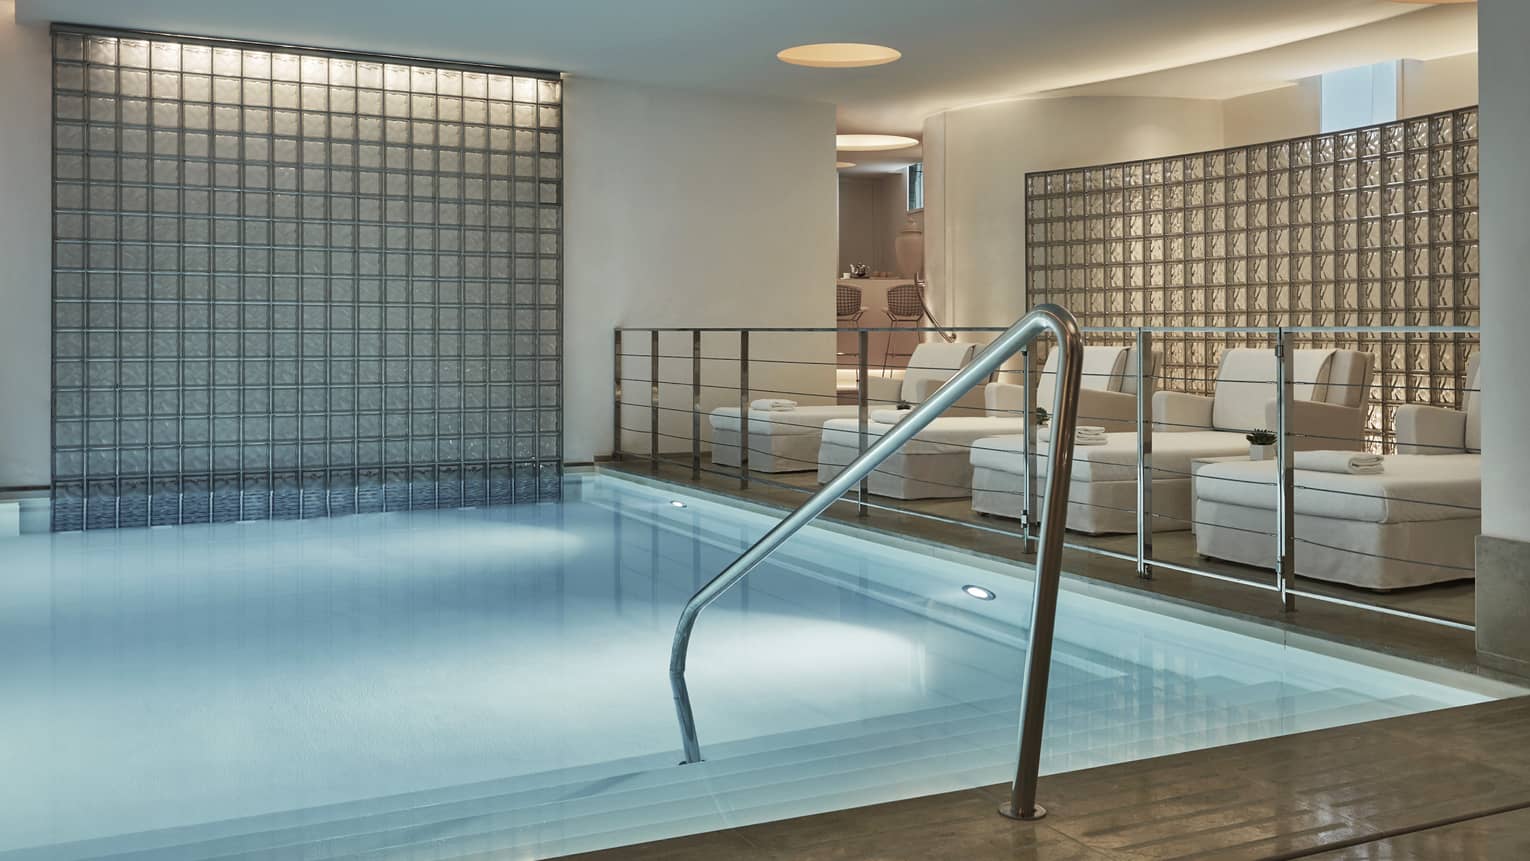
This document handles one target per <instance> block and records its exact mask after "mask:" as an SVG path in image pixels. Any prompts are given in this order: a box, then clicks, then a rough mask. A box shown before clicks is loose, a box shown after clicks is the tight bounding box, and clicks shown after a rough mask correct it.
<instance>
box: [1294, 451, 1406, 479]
mask: <svg viewBox="0 0 1530 861" xmlns="http://www.w3.org/2000/svg"><path fill="white" fill-rule="evenodd" d="M1383 463H1384V461H1383V460H1382V457H1381V455H1379V454H1368V453H1366V452H1353V451H1299V452H1296V453H1295V454H1293V455H1292V456H1291V465H1292V466H1293V467H1295V468H1296V469H1305V470H1308V471H1311V472H1339V473H1345V472H1347V473H1349V474H1350V475H1380V474H1381V473H1382V471H1383V469H1384V467H1383Z"/></svg>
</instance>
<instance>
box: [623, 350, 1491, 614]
mask: <svg viewBox="0 0 1530 861" xmlns="http://www.w3.org/2000/svg"><path fill="white" fill-rule="evenodd" d="M656 331H657V332H666V333H667V332H674V333H683V334H687V336H688V338H687V339H688V340H691V341H692V342H694V339H695V337H696V336H697V333H698V332H717V333H731V334H737V335H739V336H740V337H741V338H742V337H744V333H760V332H780V333H803V332H807V333H812V332H817V333H831V334H832V333H838V334H840V335H842V336H843V335H846V334H856V333H859V335H858V338H857V340H858V341H862V340H864V339H865V337H866V334H867V333H871V332H889V331H892V332H905V333H906V332H910V331H919V332H927V333H935V332H937V331H939V330H936V329H930V328H923V329H909V328H862V327H857V328H826V327H820V328H804V327H796V328H793V327H777V328H774V329H770V328H753V327H727V328H714V329H697V328H695V327H671V328H658V329H655V328H649V327H619V328H618V329H617V332H616V335H617V340H618V342H620V339H621V335H622V333H623V332H629V333H633V334H634V335H635V336H636V337H633V339H632V340H633V341H636V340H637V337H641V338H642V342H643V343H646V342H648V341H650V339H651V337H652V335H651V333H653V332H656ZM944 331H947V332H955V333H963V332H970V333H994V332H1000V331H1003V330H1000V329H998V328H997V327H991V326H966V327H963V326H952V327H945V328H944ZM1080 331H1081V332H1083V333H1085V334H1096V335H1101V336H1109V337H1110V338H1111V340H1112V342H1124V341H1126V340H1127V337H1126V336H1131V337H1132V338H1133V340H1136V339H1138V338H1142V339H1144V340H1145V341H1147V342H1149V343H1151V339H1153V338H1154V337H1155V336H1159V335H1163V336H1182V335H1187V334H1197V333H1198V334H1207V335H1213V336H1215V335H1232V336H1248V335H1261V334H1262V335H1263V336H1270V337H1271V339H1272V340H1275V339H1280V336H1282V335H1284V336H1286V339H1287V340H1288V339H1289V337H1290V336H1292V335H1310V334H1325V333H1326V334H1345V335H1356V336H1372V335H1384V334H1418V335H1445V336H1456V337H1457V338H1460V339H1463V340H1466V341H1474V340H1475V339H1476V338H1477V337H1479V336H1480V334H1481V330H1480V328H1479V327H1477V326H1466V325H1461V326H1457V325H1417V326H1298V327H1279V326H1274V327H1240V326H1178V327H1176V326H1158V327H1152V326H1148V327H1143V326H1104V327H1087V328H1082V329H1080ZM1235 340H1236V339H1235ZM617 352H618V355H619V357H620V356H627V357H628V358H631V359H633V360H638V359H648V358H649V356H648V354H647V353H630V354H623V353H621V350H620V346H618V348H617ZM668 352H674V353H676V355H667V354H666V355H663V356H662V358H666V359H676V360H684V359H689V360H691V362H692V379H691V380H690V381H682V380H663V381H662V382H665V383H671V382H673V383H676V384H683V383H688V382H689V383H691V384H693V383H694V379H695V375H696V374H699V372H700V363H701V362H702V361H720V362H736V361H738V359H737V358H735V357H727V356H705V355H703V356H701V357H700V358H699V360H698V358H697V356H696V355H695V353H694V351H693V350H692V351H685V352H686V353H687V354H688V355H679V352H680V351H679V350H678V349H675V350H670V351H668ZM1139 352H1141V351H1140V350H1139ZM752 361H753V362H756V363H778V364H839V366H840V367H844V366H843V364H841V363H834V362H830V363H823V362H811V361H806V360H803V359H782V360H777V359H769V358H762V357H753V358H752ZM868 370H869V369H868ZM998 373H999V374H1006V373H1007V374H1022V375H1023V374H1024V373H1025V371H1024V370H1014V369H1008V370H1006V369H1000V370H999V371H998ZM860 376H861V377H862V379H860V381H859V383H858V385H857V393H856V394H857V401H858V402H859V401H860V400H861V399H863V398H866V391H865V388H866V379H864V377H865V376H866V375H865V374H861V375H860ZM1284 376H1286V377H1288V378H1289V377H1290V374H1289V372H1287V373H1285V374H1284ZM1155 379H1156V380H1157V381H1158V382H1159V383H1165V382H1171V381H1174V380H1178V381H1180V382H1186V381H1190V378H1187V377H1176V376H1173V375H1171V374H1168V373H1166V372H1165V373H1159V374H1156V375H1155ZM626 381H627V382H633V381H634V378H631V377H629V378H627V380H626ZM1195 381H1198V382H1204V380H1200V379H1199V378H1197V379H1196V380H1195ZM643 382H648V381H643ZM1137 382H1138V391H1142V390H1143V389H1142V385H1143V383H1144V382H1145V381H1144V380H1138V381H1137ZM1235 382H1236V381H1235ZM1248 382H1268V380H1249V381H1248ZM622 383H623V380H622V379H621V375H620V374H618V379H617V380H616V386H617V392H616V398H615V400H616V405H615V409H616V412H617V413H618V414H619V413H620V411H621V409H622V406H623V401H622V398H621V395H620V387H621V385H622ZM1359 385H1370V383H1361V384H1359ZM703 387H704V388H731V386H729V387H724V386H718V385H709V384H705V383H704V384H703ZM741 388H743V387H742V386H741ZM1023 388H1024V390H1025V392H1026V393H1027V394H1029V393H1030V391H1031V387H1030V385H1025V386H1024V387H1023ZM1278 388H1279V389H1282V390H1283V389H1284V388H1285V387H1284V386H1278ZM761 391H764V392H766V393H768V394H773V395H776V396H781V397H797V396H799V395H802V396H807V397H815V398H816V397H819V396H820V395H821V394H822V393H818V392H795V391H774V390H770V389H765V390H761ZM1468 391H1473V390H1471V389H1467V388H1465V387H1462V386H1459V385H1458V387H1457V396H1458V398H1459V397H1460V395H1462V394H1465V393H1466V392H1468ZM743 394H744V392H740V396H741V397H740V403H739V410H740V413H741V414H742V413H743V412H744V411H745V409H746V407H745V404H746V403H747V401H746V399H744V398H743ZM891 403H892V402H891V401H868V406H869V405H871V404H884V405H891ZM632 406H636V404H634V405H632ZM642 406H643V407H645V408H646V407H650V406H651V404H649V403H644V404H642ZM691 408H692V409H695V405H694V399H693V403H692V404H691ZM660 409H661V411H662V410H671V411H673V408H669V407H663V406H661V407H660ZM985 412H986V411H985ZM1017 414H1019V415H1024V414H1026V410H1024V409H1022V410H1020V411H1018V413H1017ZM688 418H692V419H693V420H692V422H691V424H692V434H691V437H689V438H687V439H686V442H688V443H689V444H690V448H691V450H692V452H693V453H694V451H695V448H696V445H697V444H698V443H699V442H700V440H699V439H697V438H695V437H696V433H695V421H694V417H688ZM1087 418H1088V417H1085V416H1080V417H1079V420H1080V421H1085V420H1086V419H1087ZM758 421H762V420H760V419H757V420H756V422H758ZM1086 423H1087V422H1086ZM1138 423H1139V427H1140V426H1143V425H1146V428H1145V429H1146V430H1147V432H1148V433H1149V434H1152V433H1153V432H1154V429H1158V430H1163V429H1165V428H1171V427H1172V426H1171V425H1169V424H1167V423H1165V422H1164V421H1163V420H1162V419H1158V420H1156V421H1155V422H1154V423H1153V424H1151V425H1148V424H1147V422H1146V416H1139V417H1138ZM1281 423H1282V422H1279V421H1277V422H1276V424H1281ZM745 424H746V425H747V424H748V423H747V422H746V423H745ZM623 430H628V431H633V432H637V429H636V428H626V429H624V428H622V427H621V425H620V421H619V420H618V421H616V422H614V423H613V435H614V437H615V438H616V444H615V445H614V446H613V449H614V450H615V451H616V452H618V454H617V456H618V457H628V458H638V459H647V458H652V457H653V452H652V451H651V452H650V453H649V454H648V455H644V454H642V453H641V452H634V451H630V450H629V451H621V450H620V437H621V434H622V432H623ZM645 430H646V429H645ZM1139 433H1141V431H1139ZM1292 433H1293V431H1291V430H1290V429H1289V428H1288V429H1285V432H1284V433H1280V434H1278V436H1279V437H1281V438H1285V437H1287V436H1289V435H1291V434H1292ZM1367 433H1370V431H1367ZM661 436H665V437H670V436H672V435H671V434H666V433H661ZM1302 436H1305V437H1307V438H1308V439H1309V441H1310V439H1312V437H1311V435H1310V434H1302ZM676 438H677V439H678V437H676ZM1368 438H1369V437H1368ZM650 445H651V446H652V445H653V444H652V443H650ZM865 446H866V444H865V443H862V445H861V446H860V448H861V450H863V451H864V450H865ZM749 447H750V448H753V446H749ZM1032 448H1033V447H1030V446H1028V447H1027V451H1028V452H1030V451H1031V449H1032ZM654 451H656V449H654ZM1142 454H1144V455H1145V454H1146V452H1143V453H1142ZM1031 456H1032V455H1029V454H1028V455H1027V457H1026V458H1025V460H1026V462H1029V460H1030V458H1031ZM1147 456H1150V455H1147ZM694 460H695V459H694V454H693V457H692V462H693V463H694ZM1140 460H1141V461H1146V457H1141V458H1140ZM814 465H815V466H816V464H814ZM882 469H885V466H884V467H882ZM1031 471H1032V472H1034V471H1035V470H1034V468H1033V469H1032V470H1031ZM702 472H704V473H707V474H714V475H718V476H723V475H726V476H729V477H737V478H739V479H740V481H741V482H744V481H753V482H759V483H760V484H762V485H766V486H770V487H775V488H779V489H781V490H786V491H790V492H792V493H800V494H811V493H812V492H813V491H812V490H811V489H809V488H803V487H799V486H796V485H793V484H790V483H782V482H775V481H771V480H770V479H769V478H767V477H765V476H763V475H759V474H755V473H753V472H752V471H750V472H746V471H744V470H739V469H728V470H716V469H712V468H710V467H704V468H703V469H702ZM1142 472H1144V470H1143V469H1142V468H1141V466H1140V464H1139V469H1138V473H1139V481H1140V476H1141V473H1142ZM1146 472H1149V473H1151V474H1153V475H1158V476H1163V475H1179V476H1182V477H1186V478H1188V477H1189V473H1188V472H1176V471H1174V470H1172V469H1169V468H1168V467H1165V466H1160V465H1158V464H1153V465H1152V466H1151V467H1150V468H1149V469H1147V470H1146ZM1283 472H1284V470H1282V471H1280V473H1283ZM1278 474H1279V473H1278ZM693 475H694V471H693ZM746 476H747V478H746ZM1280 477H1282V478H1284V476H1283V475H1281V476H1280ZM1023 483H1024V486H1026V487H1029V486H1030V482H1029V481H1024V482H1023ZM1280 484H1282V485H1284V484H1285V482H1284V481H1282V482H1280ZM865 486H866V481H865V479H862V482H861V487H862V488H863V492H862V493H861V494H860V495H859V496H858V499H857V509H858V511H859V512H860V513H862V514H864V513H865V512H867V511H868V510H881V511H887V512H892V513H897V514H901V515H907V516H911V517H916V518H919V519H921V520H928V521H932V522H938V523H943V524H947V525H951V526H959V527H962V528H964V529H970V530H976V531H979V532H985V533H993V534H1002V535H1009V536H1015V537H1017V538H1020V539H1021V540H1022V541H1025V540H1027V536H1028V535H1029V533H1030V527H1027V525H1026V524H1027V522H1029V523H1030V524H1031V527H1034V524H1035V518H1034V514H1033V512H1032V510H1031V507H1030V505H1029V500H1030V499H1031V498H1032V497H1033V496H1034V491H1032V492H1030V493H1025V492H1023V491H1015V493H1018V494H1020V495H1021V496H1023V497H1024V499H1025V500H1026V502H1025V503H1024V504H1022V506H1021V508H1022V510H1021V512H1020V517H1021V524H1020V526H1019V528H1018V530H1017V529H1008V528H1000V527H998V526H995V525H991V524H987V523H979V522H973V521H971V520H965V519H957V518H953V517H949V516H945V515H941V514H935V513H932V512H925V511H919V510H916V509H913V508H907V507H903V506H900V505H888V504H884V503H880V502H877V501H875V500H873V499H871V498H868V497H867V495H866V493H865V492H864V488H865ZM1278 489H1283V490H1285V491H1286V493H1285V494H1284V496H1285V499H1286V506H1285V507H1289V505H1290V500H1291V495H1292V492H1293V491H1296V492H1301V491H1303V490H1307V489H1309V488H1304V487H1303V486H1302V485H1299V484H1293V485H1289V486H1285V487H1283V488H1278ZM1329 492H1336V491H1329ZM1144 496H1146V495H1144ZM1147 502H1148V500H1147V499H1145V498H1144V499H1138V500H1137V501H1136V504H1135V505H1133V506H1132V510H1134V512H1135V513H1136V515H1137V518H1138V532H1139V536H1142V535H1146V536H1148V538H1147V540H1145V541H1144V540H1141V539H1140V538H1139V541H1138V542H1137V544H1138V546H1137V547H1135V548H1133V550H1132V551H1130V552H1120V551H1115V550H1110V549H1107V548H1105V547H1099V546H1094V545H1092V544H1089V543H1084V542H1081V541H1080V542H1072V541H1065V542H1064V543H1063V547H1065V548H1066V549H1068V550H1073V551H1076V552H1081V553H1088V554H1091V555H1095V556H1099V557H1103V558H1109V559H1114V560H1120V561H1124V562H1129V563H1134V564H1135V565H1136V566H1137V569H1138V571H1139V572H1140V573H1142V574H1150V573H1151V572H1152V571H1154V570H1157V571H1165V572H1169V571H1172V572H1177V573H1181V574H1185V575H1189V576H1193V577H1198V578H1203V579H1207V580H1212V581H1217V582H1220V583H1225V584H1228V585H1232V586H1238V587H1242V588H1248V589H1253V590H1256V591H1261V592H1271V593H1275V594H1276V595H1277V597H1278V598H1279V600H1280V602H1281V605H1282V608H1283V609H1284V608H1286V607H1288V606H1290V603H1291V601H1292V599H1300V598H1310V599H1311V600H1315V601H1318V602H1320V603H1327V604H1333V605H1338V606H1344V607H1351V608H1355V609H1361V610H1369V611H1372V612H1376V613H1381V614H1384V615H1387V616H1391V617H1394V618H1399V619H1405V620H1408V621H1412V622H1420V623H1426V624H1431V625H1439V626H1443V627H1447V628H1453V629H1457V630H1462V631H1472V630H1474V628H1475V626H1474V625H1473V624H1472V622H1471V621H1470V620H1469V619H1467V620H1462V619H1456V618H1450V617H1448V616H1442V615H1434V614H1430V613H1424V612H1418V611H1415V610H1410V609H1403V608H1400V607H1395V606H1388V605H1385V604H1381V603H1370V602H1367V601H1365V600H1363V599H1360V598H1347V597H1344V596H1342V595H1336V594H1331V593H1327V592H1320V591H1316V590H1313V589H1311V588H1301V587H1299V586H1297V585H1295V582H1294V581H1293V578H1292V576H1291V575H1299V572H1300V568H1299V566H1293V565H1289V564H1287V565H1284V566H1282V567H1284V568H1285V570H1286V572H1287V576H1285V577H1281V576H1280V575H1279V574H1278V573H1277V574H1275V575H1274V576H1272V577H1271V579H1269V580H1267V581H1266V580H1261V579H1258V578H1255V577H1251V576H1248V575H1240V574H1237V573H1234V572H1221V571H1216V570H1211V569H1208V568H1206V567H1204V566H1201V565H1198V564H1195V563H1194V562H1191V561H1189V560H1185V559H1179V558H1174V557H1170V558H1165V557H1164V556H1162V555H1155V554H1154V552H1153V542H1152V539H1151V531H1150V530H1151V524H1152V523H1153V522H1154V521H1158V522H1163V523H1169V522H1175V523H1179V524H1180V528H1183V519H1182V518H1176V517H1173V516H1170V515H1161V514H1158V513H1157V512H1156V511H1154V510H1153V509H1152V507H1151V505H1149V504H1146V503H1147ZM1430 504H1437V503H1430ZM1106 507H1107V508H1108V506H1106ZM1123 510H1124V509H1123ZM1149 512H1151V513H1149ZM1280 519H1281V520H1284V518H1283V517H1282V518H1280ZM1190 525H1191V528H1194V526H1195V525H1196V524H1195V522H1194V521H1190ZM1273 528H1274V527H1272V529H1273ZM1275 531H1280V530H1275ZM1275 531H1272V532H1270V533H1267V534H1268V535H1269V537H1270V539H1271V541H1272V542H1273V541H1274V540H1275V538H1276V534H1275ZM1288 534H1293V535H1294V530H1288ZM1294 537H1295V542H1296V544H1297V545H1298V546H1300V545H1304V544H1309V543H1311V542H1307V541H1305V540H1304V539H1303V538H1302V536H1300V535H1295V536H1294ZM1277 546H1279V547H1280V548H1281V549H1282V550H1284V549H1286V548H1285V545H1284V543H1283V542H1282V543H1280V544H1278V545H1277ZM1025 549H1027V550H1029V548H1025ZM1282 555H1283V556H1284V557H1285V559H1286V560H1289V559H1290V558H1291V557H1290V555H1289V554H1282ZM1297 555H1300V550H1299V547H1298V550H1297Z"/></svg>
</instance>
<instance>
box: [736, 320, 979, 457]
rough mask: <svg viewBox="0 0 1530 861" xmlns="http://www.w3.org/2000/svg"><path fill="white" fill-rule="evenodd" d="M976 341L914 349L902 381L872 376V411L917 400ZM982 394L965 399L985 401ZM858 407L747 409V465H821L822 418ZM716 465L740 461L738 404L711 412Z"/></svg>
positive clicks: (963, 359) (967, 356)
mask: <svg viewBox="0 0 1530 861" xmlns="http://www.w3.org/2000/svg"><path fill="white" fill-rule="evenodd" d="M978 346H979V345H977V344H968V343H963V342H959V341H958V342H955V343H947V342H945V341H931V342H928V343H924V344H920V345H919V346H918V347H915V348H914V354H913V355H912V356H911V357H910V358H909V367H908V370H907V371H905V372H904V374H903V377H902V378H901V379H897V378H881V377H873V378H872V379H871V380H870V381H868V382H869V386H870V388H869V390H868V398H869V400H870V401H871V408H872V409H881V408H884V407H887V408H891V407H894V406H896V405H897V403H898V401H899V400H903V401H907V402H908V403H919V402H920V401H922V400H924V398H925V397H927V396H928V395H929V394H930V393H931V392H933V391H935V390H936V389H937V388H939V387H940V384H941V383H944V382H945V381H946V380H948V379H950V378H951V375H952V374H955V373H956V372H957V371H959V370H961V369H962V368H963V367H964V366H965V365H966V364H967V363H968V362H970V361H972V357H973V356H974V355H976V354H977V349H978ZM981 398H982V394H981V393H978V394H976V395H975V396H974V398H972V399H968V400H967V401H965V403H967V404H968V405H969V406H970V405H973V404H979V403H981ZM857 415H859V410H858V408H857V407H856V406H854V405H844V404H822V405H806V404H804V405H802V406H798V407H797V408H795V409H791V410H757V409H753V408H751V409H750V410H749V469H750V471H752V472H809V471H812V470H815V469H817V468H818V443H819V438H820V436H821V435H822V433H823V425H824V422H827V421H829V420H831V419H836V418H849V419H852V420H853V419H855V418H856V416H857ZM709 421H710V423H711V425H712V463H713V464H716V465H718V466H732V467H737V466H738V465H739V456H738V455H739V447H738V446H739V431H740V422H739V410H738V407H719V408H717V409H714V410H712V413H711V415H710V416H709Z"/></svg>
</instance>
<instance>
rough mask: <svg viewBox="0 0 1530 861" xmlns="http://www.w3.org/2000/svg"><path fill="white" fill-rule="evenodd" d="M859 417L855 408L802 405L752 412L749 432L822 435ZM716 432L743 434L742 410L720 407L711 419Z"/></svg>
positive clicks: (714, 411)
mask: <svg viewBox="0 0 1530 861" xmlns="http://www.w3.org/2000/svg"><path fill="white" fill-rule="evenodd" d="M855 414H856V408H855V407H853V406H835V405H832V404H823V405H819V406H802V407H797V408H796V409H794V410H750V411H749V433H750V434H751V435H753V434H761V435H763V436H790V435H795V434H818V433H819V432H821V431H822V430H823V423H824V422H826V421H828V420H830V419H834V418H843V417H845V416H853V415H855ZM710 420H711V423H712V430H714V431H719V430H721V431H732V432H733V433H738V432H739V424H740V422H739V420H738V407H718V408H717V409H715V410H713V411H712V413H711V417H710Z"/></svg>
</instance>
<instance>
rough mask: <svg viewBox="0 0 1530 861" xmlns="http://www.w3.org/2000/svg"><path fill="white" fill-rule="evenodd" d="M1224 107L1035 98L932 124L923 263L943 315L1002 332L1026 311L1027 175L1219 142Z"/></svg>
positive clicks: (927, 130) (927, 138)
mask: <svg viewBox="0 0 1530 861" xmlns="http://www.w3.org/2000/svg"><path fill="white" fill-rule="evenodd" d="M1221 142H1222V107H1221V103H1220V102H1216V101H1203V100H1196V99H1157V98H1099V97H1095V98H1090V97H1074V98H1060V99H1031V100H1020V101H1008V102H998V103H994V104H989V105H982V106H978V107H972V108H964V109H961V110H954V111H946V112H944V113H942V114H937V115H936V116H934V117H931V118H930V119H928V120H926V121H925V126H924V148H925V150H924V151H925V183H926V185H925V236H926V240H925V267H926V268H927V269H928V270H929V280H930V297H931V300H932V304H933V305H934V307H935V308H936V311H937V313H942V312H943V313H944V315H945V319H944V320H943V321H942V322H948V323H949V324H950V325H956V326H1000V325H1008V324H1009V323H1012V322H1014V320H1015V318H1017V317H1018V316H1020V315H1021V314H1023V313H1024V312H1025V310H1026V308H1027V307H1028V306H1027V302H1026V299H1025V212H1024V203H1025V175H1026V173H1027V172H1029V171H1038V170H1053V169H1056V168H1062V167H1070V166H1074V165H1089V164H1100V163H1102V162H1112V161H1124V160H1128V159H1136V158H1151V157H1155V156H1163V155H1171V154H1174V153H1180V152H1194V151H1197V150H1203V149H1210V148H1213V147H1217V146H1220V145H1221Z"/></svg>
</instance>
